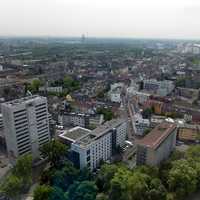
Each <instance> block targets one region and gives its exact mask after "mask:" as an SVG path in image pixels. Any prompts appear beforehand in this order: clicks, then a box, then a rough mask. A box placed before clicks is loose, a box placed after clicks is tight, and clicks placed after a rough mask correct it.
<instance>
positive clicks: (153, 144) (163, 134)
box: [137, 122, 176, 149]
mask: <svg viewBox="0 0 200 200" xmlns="http://www.w3.org/2000/svg"><path fill="white" fill-rule="evenodd" d="M175 129H176V125H175V124H174V123H169V122H163V123H161V124H159V125H158V126H156V127H155V128H154V129H153V130H152V131H151V132H150V133H149V134H147V135H146V136H145V137H144V138H142V139H141V140H138V141H137V144H139V145H143V146H147V147H150V148H153V149H157V148H158V147H159V145H160V144H161V143H162V142H163V141H164V140H165V139H166V138H167V137H168V136H169V135H170V134H171V133H172V132H173V131H174V130H175Z"/></svg>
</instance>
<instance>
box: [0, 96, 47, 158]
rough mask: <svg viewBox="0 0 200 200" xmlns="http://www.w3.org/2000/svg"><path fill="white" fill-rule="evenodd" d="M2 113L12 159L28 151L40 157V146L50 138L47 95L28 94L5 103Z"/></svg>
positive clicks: (35, 156) (9, 153) (9, 154)
mask: <svg viewBox="0 0 200 200" xmlns="http://www.w3.org/2000/svg"><path fill="white" fill-rule="evenodd" d="M2 114H3V124H4V132H5V138H6V145H7V151H8V156H9V158H10V159H11V161H12V160H15V159H16V158H17V157H18V156H21V155H24V154H27V153H30V154H32V156H33V159H37V158H39V157H40V151H39V148H40V147H41V146H42V145H44V144H45V143H47V142H49V140H50V133H49V115H48V106H47V99H46V97H41V96H28V97H25V98H21V99H16V100H13V101H9V102H6V103H3V104H2Z"/></svg>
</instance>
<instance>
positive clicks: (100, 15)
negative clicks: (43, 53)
mask: <svg viewBox="0 0 200 200" xmlns="http://www.w3.org/2000/svg"><path fill="white" fill-rule="evenodd" d="M82 34H85V35H86V36H87V37H125V38H126V37H128V38H177V39H200V1H199V0H0V36H61V37H63V36H64V37H65V36H74V37H77V36H78V37H80V36H81V35H82Z"/></svg>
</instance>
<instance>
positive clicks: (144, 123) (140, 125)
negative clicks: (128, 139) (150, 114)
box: [134, 113, 150, 136]
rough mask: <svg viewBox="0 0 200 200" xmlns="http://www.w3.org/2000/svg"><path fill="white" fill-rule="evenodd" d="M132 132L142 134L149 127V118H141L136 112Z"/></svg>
mask: <svg viewBox="0 0 200 200" xmlns="http://www.w3.org/2000/svg"><path fill="white" fill-rule="evenodd" d="M134 125H135V128H134V132H135V135H140V136H143V134H144V133H145V131H146V130H148V129H149V128H150V121H149V119H143V117H142V115H141V114H139V113H137V114H135V115H134Z"/></svg>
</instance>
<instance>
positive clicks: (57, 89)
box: [39, 86, 63, 93]
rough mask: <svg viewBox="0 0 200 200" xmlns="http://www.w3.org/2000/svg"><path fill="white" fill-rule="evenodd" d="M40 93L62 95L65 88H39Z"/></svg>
mask: <svg viewBox="0 0 200 200" xmlns="http://www.w3.org/2000/svg"><path fill="white" fill-rule="evenodd" d="M39 92H55V93H62V92H63V88H62V86H58V87H39Z"/></svg>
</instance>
